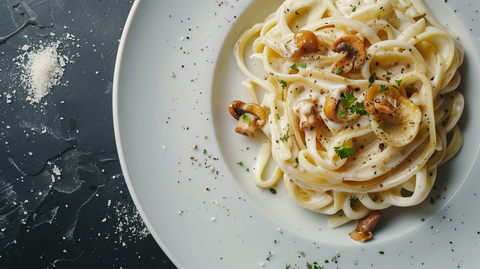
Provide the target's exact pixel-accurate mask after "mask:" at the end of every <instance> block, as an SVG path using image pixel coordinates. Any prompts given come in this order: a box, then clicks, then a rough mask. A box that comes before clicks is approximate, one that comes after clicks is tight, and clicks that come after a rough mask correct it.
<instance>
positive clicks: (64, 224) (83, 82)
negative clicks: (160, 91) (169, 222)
mask: <svg viewBox="0 0 480 269" xmlns="http://www.w3.org/2000/svg"><path fill="white" fill-rule="evenodd" d="M132 4H133V1H130V0H111V1H102V0H86V1H66V0H25V1H16V0H1V1H0V152H1V154H0V267H1V268H87V267H90V268H175V266H174V265H173V264H172V263H171V262H170V260H169V259H168V258H167V257H166V256H165V254H164V253H163V252H162V250H161V249H160V247H159V246H158V245H157V243H156V242H155V240H154V239H153V238H152V236H151V235H150V232H149V231H148V229H147V228H146V226H145V225H144V223H143V221H142V219H141V217H140V215H139V213H138V211H137V209H136V208H135V205H134V203H133V202H132V200H131V197H130V194H129V192H128V189H127V186H126V185H125V181H124V178H123V174H122V170H121V167H120V163H119V161H118V156H117V152H116V146H115V138H114V132H113V123H112V105H111V103H112V101H111V98H112V80H113V72H114V66H115V59H116V54H117V49H118V45H119V40H120V38H121V35H122V30H123V26H124V23H125V21H126V19H127V16H128V12H129V11H130V8H131V7H132ZM53 45H54V46H55V48H56V51H57V53H58V55H59V59H60V58H61V59H63V60H64V63H63V64H62V65H63V67H62V68H61V69H62V70H63V74H61V76H57V84H58V85H55V86H53V87H51V89H50V91H49V92H48V93H47V94H46V95H45V96H44V97H43V98H42V99H41V100H40V102H38V103H36V102H33V103H32V102H31V101H29V100H27V99H28V97H29V93H28V89H29V87H30V86H29V85H28V83H26V82H25V66H24V63H25V56H27V57H28V55H31V53H34V52H36V51H41V49H42V48H44V47H49V46H50V47H51V46H53Z"/></svg>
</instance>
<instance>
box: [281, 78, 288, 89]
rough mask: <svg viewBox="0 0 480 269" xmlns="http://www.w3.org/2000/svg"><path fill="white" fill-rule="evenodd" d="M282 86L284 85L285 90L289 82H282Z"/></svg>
mask: <svg viewBox="0 0 480 269" xmlns="http://www.w3.org/2000/svg"><path fill="white" fill-rule="evenodd" d="M280 84H282V88H283V89H285V88H286V87H287V82H285V81H283V80H280Z"/></svg>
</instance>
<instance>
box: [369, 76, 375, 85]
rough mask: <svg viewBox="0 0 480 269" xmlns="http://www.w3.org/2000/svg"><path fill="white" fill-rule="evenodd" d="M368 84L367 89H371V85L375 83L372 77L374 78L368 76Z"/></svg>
mask: <svg viewBox="0 0 480 269" xmlns="http://www.w3.org/2000/svg"><path fill="white" fill-rule="evenodd" d="M368 82H369V83H370V84H369V85H368V88H370V87H372V85H373V83H374V82H375V77H374V76H370V77H369V78H368Z"/></svg>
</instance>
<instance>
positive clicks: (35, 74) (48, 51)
mask: <svg viewBox="0 0 480 269" xmlns="http://www.w3.org/2000/svg"><path fill="white" fill-rule="evenodd" d="M30 48H31V50H30V51H28V49H29V48H28V47H25V46H23V47H22V50H24V51H26V52H25V53H24V54H22V55H20V56H18V57H17V60H18V62H17V65H18V66H20V68H21V69H22V73H21V75H20V79H21V83H22V85H23V86H24V88H25V89H26V90H27V92H28V97H27V100H28V101H30V103H38V102H40V100H41V99H42V98H43V97H45V96H46V95H47V94H48V93H49V92H50V89H51V88H52V87H53V86H56V85H59V84H60V79H61V78H62V76H63V72H64V70H63V67H64V66H65V61H64V59H63V57H62V56H60V55H59V54H58V52H57V48H58V43H53V42H52V43H50V44H49V45H47V46H45V47H43V46H40V47H39V48H38V49H36V48H34V47H30Z"/></svg>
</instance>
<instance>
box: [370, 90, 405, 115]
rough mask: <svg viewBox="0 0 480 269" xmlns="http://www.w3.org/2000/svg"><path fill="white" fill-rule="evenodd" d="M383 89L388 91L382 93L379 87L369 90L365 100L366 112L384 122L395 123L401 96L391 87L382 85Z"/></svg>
mask: <svg viewBox="0 0 480 269" xmlns="http://www.w3.org/2000/svg"><path fill="white" fill-rule="evenodd" d="M382 89H387V90H384V91H380V86H379V85H372V86H371V87H370V88H369V89H368V91H367V94H366V95H365V99H364V104H365V110H366V111H367V112H368V113H369V114H371V115H374V116H375V117H377V118H378V119H381V120H383V121H386V122H390V121H394V120H395V116H396V115H397V106H398V105H399V102H397V100H398V99H399V98H400V94H399V93H398V91H397V90H396V89H394V88H393V87H392V86H391V85H387V86H385V85H382Z"/></svg>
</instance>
